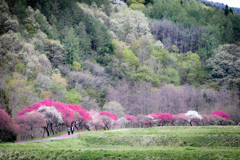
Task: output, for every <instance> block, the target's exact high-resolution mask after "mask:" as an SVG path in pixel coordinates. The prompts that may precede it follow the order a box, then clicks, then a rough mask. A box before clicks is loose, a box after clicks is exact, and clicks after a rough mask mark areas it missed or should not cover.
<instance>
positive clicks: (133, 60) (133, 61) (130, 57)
mask: <svg viewBox="0 0 240 160" xmlns="http://www.w3.org/2000/svg"><path fill="white" fill-rule="evenodd" d="M122 55H123V60H124V61H125V62H127V63H128V65H129V66H131V67H132V68H133V69H137V68H138V66H139V65H140V62H139V59H138V58H137V57H136V56H135V55H134V53H133V52H132V51H131V50H128V49H124V50H123V51H122Z"/></svg>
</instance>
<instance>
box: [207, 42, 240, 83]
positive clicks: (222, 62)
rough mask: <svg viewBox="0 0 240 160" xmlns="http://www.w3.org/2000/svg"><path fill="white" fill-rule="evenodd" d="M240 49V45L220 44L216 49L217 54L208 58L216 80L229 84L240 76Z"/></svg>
mask: <svg viewBox="0 0 240 160" xmlns="http://www.w3.org/2000/svg"><path fill="white" fill-rule="evenodd" d="M239 51H240V48H239V46H237V45H230V44H225V45H223V46H219V47H218V48H217V49H216V50H215V51H214V53H215V55H214V56H213V57H212V58H210V59H208V60H207V66H208V67H209V69H210V71H211V72H210V73H211V75H212V78H213V80H214V81H216V82H217V83H220V84H221V83H227V84H229V83H231V82H232V81H233V80H234V79H238V78H239V77H240V74H239V67H240V66H239V61H240V52H239Z"/></svg>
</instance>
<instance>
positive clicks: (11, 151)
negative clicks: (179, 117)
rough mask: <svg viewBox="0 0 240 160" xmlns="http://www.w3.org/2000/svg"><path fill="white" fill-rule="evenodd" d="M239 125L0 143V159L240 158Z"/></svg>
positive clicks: (159, 128) (171, 128) (143, 130)
mask: <svg viewBox="0 0 240 160" xmlns="http://www.w3.org/2000/svg"><path fill="white" fill-rule="evenodd" d="M239 158H240V127H239V126H207V127H189V126H186V127H170V126H169V127H156V128H148V129H129V130H127V131H118V132H104V131H97V132H95V131H94V132H86V133H85V134H81V135H78V136H76V137H74V138H69V139H61V140H54V141H48V142H36V143H24V144H0V159H91V160H93V159H136V160H138V159H191V160H192V159H239Z"/></svg>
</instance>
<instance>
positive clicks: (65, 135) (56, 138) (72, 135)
mask: <svg viewBox="0 0 240 160" xmlns="http://www.w3.org/2000/svg"><path fill="white" fill-rule="evenodd" d="M126 130H129V129H116V130H110V131H104V132H117V131H126ZM84 133H86V132H76V133H74V134H71V135H68V134H63V135H60V136H57V137H52V138H46V139H39V140H33V141H23V142H17V143H33V142H46V141H51V140H58V139H65V138H72V137H75V136H76V135H79V134H84ZM101 133H103V132H101Z"/></svg>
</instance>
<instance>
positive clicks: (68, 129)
mask: <svg viewBox="0 0 240 160" xmlns="http://www.w3.org/2000/svg"><path fill="white" fill-rule="evenodd" d="M70 131H71V129H70V127H68V135H70Z"/></svg>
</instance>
